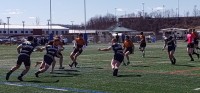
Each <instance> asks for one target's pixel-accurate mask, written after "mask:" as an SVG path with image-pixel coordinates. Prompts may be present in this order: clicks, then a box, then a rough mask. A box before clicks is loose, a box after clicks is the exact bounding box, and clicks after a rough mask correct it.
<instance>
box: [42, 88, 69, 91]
mask: <svg viewBox="0 0 200 93" xmlns="http://www.w3.org/2000/svg"><path fill="white" fill-rule="evenodd" d="M45 89H49V90H58V91H68V90H66V89H59V88H45Z"/></svg>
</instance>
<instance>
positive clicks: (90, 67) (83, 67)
mask: <svg viewBox="0 0 200 93" xmlns="http://www.w3.org/2000/svg"><path fill="white" fill-rule="evenodd" d="M77 68H94V69H103V68H101V67H77Z"/></svg>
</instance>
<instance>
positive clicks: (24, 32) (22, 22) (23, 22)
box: [22, 21, 25, 34]
mask: <svg viewBox="0 0 200 93" xmlns="http://www.w3.org/2000/svg"><path fill="white" fill-rule="evenodd" d="M24 23H25V21H22V24H23V34H25V32H24V26H25V24H24Z"/></svg>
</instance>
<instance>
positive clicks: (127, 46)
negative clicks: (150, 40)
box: [123, 36, 134, 65]
mask: <svg viewBox="0 0 200 93" xmlns="http://www.w3.org/2000/svg"><path fill="white" fill-rule="evenodd" d="M123 47H124V54H125V56H126V58H127V61H128V62H127V65H129V64H130V60H129V55H130V54H132V53H133V52H134V45H133V42H132V41H131V40H130V37H129V36H126V37H125V41H124V44H123ZM125 65H126V63H125Z"/></svg>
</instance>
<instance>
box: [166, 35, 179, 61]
mask: <svg viewBox="0 0 200 93" xmlns="http://www.w3.org/2000/svg"><path fill="white" fill-rule="evenodd" d="M166 46H167V53H168V57H169V59H170V61H171V64H172V65H175V64H176V58H175V57H174V52H175V49H176V41H175V40H174V39H173V37H172V36H169V37H168V38H166V39H165V44H164V47H163V50H164V49H165V47H166Z"/></svg>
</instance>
